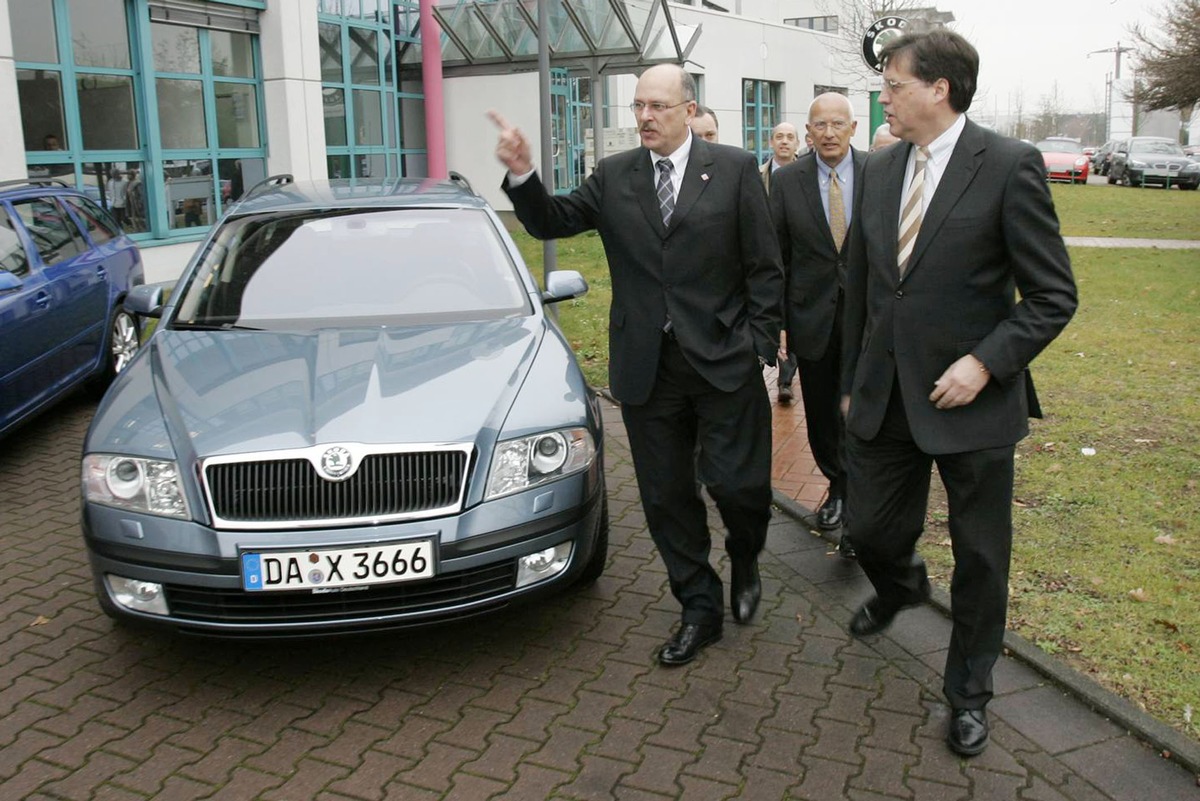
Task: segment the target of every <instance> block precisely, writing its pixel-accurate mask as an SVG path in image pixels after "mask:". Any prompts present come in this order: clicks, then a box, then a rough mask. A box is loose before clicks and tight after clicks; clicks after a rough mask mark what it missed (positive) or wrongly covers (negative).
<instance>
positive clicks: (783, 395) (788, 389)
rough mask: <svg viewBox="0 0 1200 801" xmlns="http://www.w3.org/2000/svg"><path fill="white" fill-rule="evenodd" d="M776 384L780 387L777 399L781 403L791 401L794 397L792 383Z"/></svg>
mask: <svg viewBox="0 0 1200 801" xmlns="http://www.w3.org/2000/svg"><path fill="white" fill-rule="evenodd" d="M775 386H776V387H778V388H779V392H778V393H777V394H776V396H775V399H776V400H778V401H779V402H780V403H784V404H787V403H791V402H792V397H793V396H792V385H791V384H776V385H775Z"/></svg>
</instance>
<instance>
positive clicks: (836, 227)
mask: <svg viewBox="0 0 1200 801" xmlns="http://www.w3.org/2000/svg"><path fill="white" fill-rule="evenodd" d="M829 232H830V233H831V234H833V246H834V247H835V248H837V249H838V252H839V253H840V252H841V250H842V243H843V242H845V240H846V207H845V205H843V203H842V182H841V181H839V180H838V174H837V170H830V171H829Z"/></svg>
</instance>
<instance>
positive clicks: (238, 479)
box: [204, 450, 467, 528]
mask: <svg viewBox="0 0 1200 801" xmlns="http://www.w3.org/2000/svg"><path fill="white" fill-rule="evenodd" d="M466 469H467V453H466V452H465V451H463V450H443V451H416V452H407V453H377V454H371V455H367V456H364V457H363V459H362V462H361V464H360V465H359V466H358V469H357V470H356V471H355V473H354V475H352V476H350V477H349V478H347V479H345V480H344V481H329V480H326V479H325V478H323V477H322V476H321V475H319V474H318V473H317V471H316V469H315V468H314V467H313V465H312V463H311V461H309V460H308V459H305V458H294V459H279V460H269V461H252V462H221V463H216V464H209V465H206V466H205V468H204V473H205V479H206V483H207V485H208V492H209V496H210V499H211V504H212V510H213V514H214V516H215V518H216V519H217V520H218V523H219V524H223V523H232V524H235V525H236V524H239V523H243V524H259V525H258V526H256V527H259V528H262V527H264V524H265V525H266V526H270V525H273V524H278V523H284V522H299V523H304V522H309V523H313V522H320V523H334V522H353V521H355V520H362V519H369V520H372V521H374V522H381V521H386V520H389V519H403V518H405V517H417V516H421V513H423V512H435V511H436V512H439V513H446V512H448V511H453V510H454V509H455V508H456V507H457V505H458V503H459V501H460V499H461V497H462V493H463V489H464V482H465V480H466Z"/></svg>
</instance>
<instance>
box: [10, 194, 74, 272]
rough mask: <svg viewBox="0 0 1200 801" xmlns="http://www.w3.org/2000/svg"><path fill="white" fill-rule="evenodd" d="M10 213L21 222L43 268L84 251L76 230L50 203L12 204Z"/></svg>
mask: <svg viewBox="0 0 1200 801" xmlns="http://www.w3.org/2000/svg"><path fill="white" fill-rule="evenodd" d="M13 209H14V210H15V211H16V212H17V214H18V215H20V217H21V219H22V220H23V221H24V222H25V230H26V231H28V232H29V238H30V239H32V240H33V244H34V246H35V247H36V248H37V249H38V253H40V254H41V256H42V262H43V263H44V264H47V265H50V264H57V263H58V262H60V261H64V260H66V259H69V258H71V257H72V256H78V255H79V254H80V253H83V252H84V251H85V250H87V244H86V243H85V242H84V239H83V234H82V233H81V232H80V231H79V228H78V227H77V226H76V225H75V223H74V222H73V221H72V220H70V219H68V218H67V216H66V212H64V211H63V209H62V208H61V207H60V206H59V205H58V204H57V203H55V202H54V201H52V200H42V199H38V200H28V201H25V202H22V203H14V204H13Z"/></svg>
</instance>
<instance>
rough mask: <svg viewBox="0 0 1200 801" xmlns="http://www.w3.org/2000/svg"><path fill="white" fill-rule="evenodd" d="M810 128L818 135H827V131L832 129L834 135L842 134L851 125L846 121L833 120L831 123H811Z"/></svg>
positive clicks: (823, 121) (821, 121)
mask: <svg viewBox="0 0 1200 801" xmlns="http://www.w3.org/2000/svg"><path fill="white" fill-rule="evenodd" d="M808 127H809V128H812V129H813V130H814V131H816V132H817V133H825V131H826V130H828V129H830V128H832V129H833V132H834V133H841V132H842V131H844V130H846V129H847V128H849V127H850V123H848V122H846V121H845V120H832V121H830V122H826V121H825V120H820V121H818V122H810V123H809V124H808Z"/></svg>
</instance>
